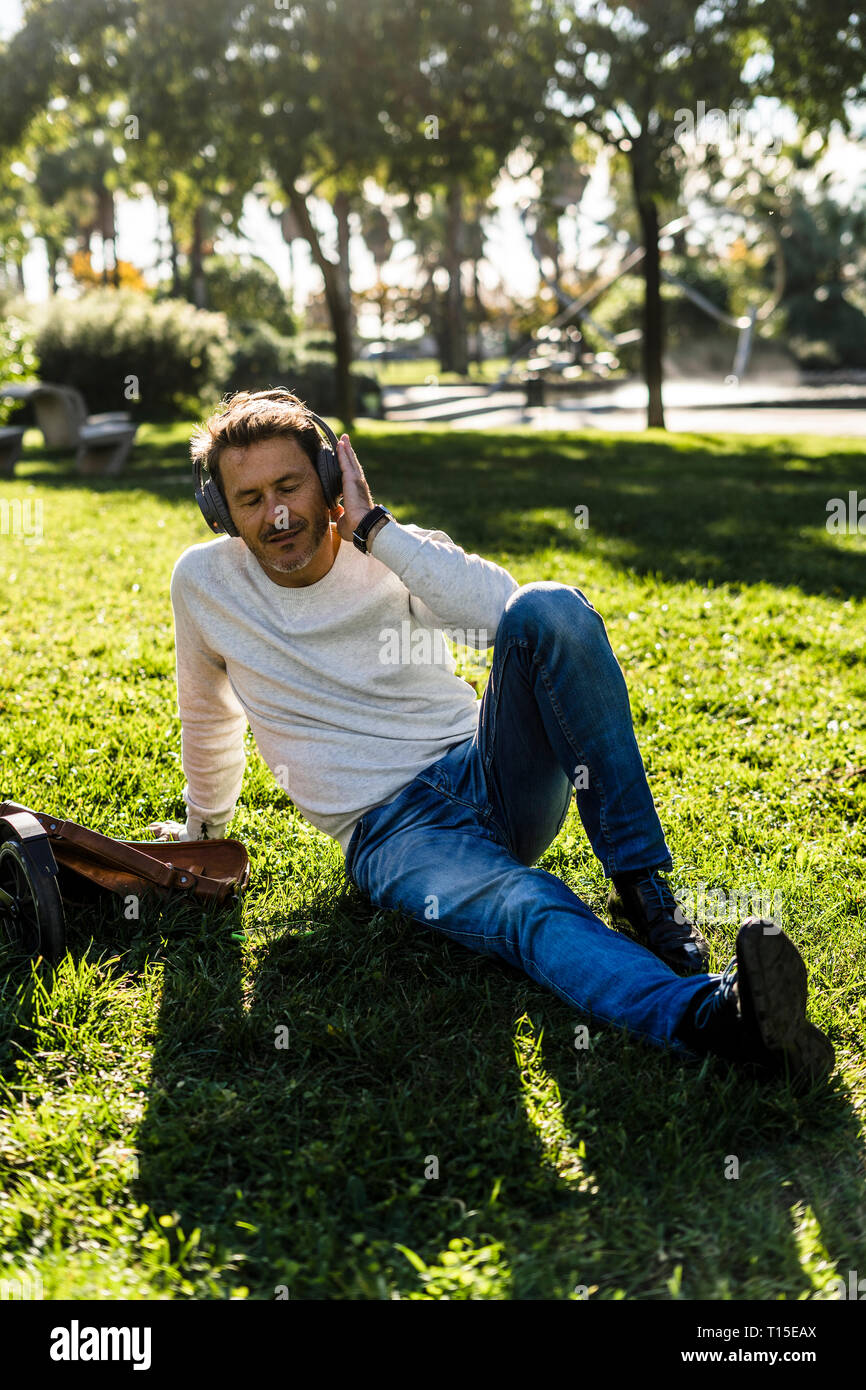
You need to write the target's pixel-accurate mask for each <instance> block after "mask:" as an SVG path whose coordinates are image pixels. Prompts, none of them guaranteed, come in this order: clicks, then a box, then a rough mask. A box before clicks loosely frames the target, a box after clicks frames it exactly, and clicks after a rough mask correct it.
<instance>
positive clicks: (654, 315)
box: [632, 151, 665, 430]
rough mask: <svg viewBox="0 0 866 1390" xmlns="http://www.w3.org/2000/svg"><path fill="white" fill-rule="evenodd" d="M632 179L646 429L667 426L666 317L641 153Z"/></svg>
mask: <svg viewBox="0 0 866 1390" xmlns="http://www.w3.org/2000/svg"><path fill="white" fill-rule="evenodd" d="M635 154H636V155H637V154H638V152H637V151H635ZM632 179H633V182H634V193H635V201H636V203H637V211H638V216H639V217H640V225H641V237H642V240H643V245H644V258H643V275H644V302H643V372H644V381H645V382H646V386H647V394H648V400H647V429H651V430H652V429H659V430H663V429H664V428H665V415H664V404H663V401H662V357H663V354H664V320H663V316H662V297H661V263H660V256H659V215H658V209H657V207H656V205H655V199H654V198H653V196H652V193H651V192H650V191H649V190H648V189H647V188H646V187H645V185H644V181H643V178H642V176H641V170H640V164H639V155H638V157H637V158H635V159H634V160H633V162H632Z"/></svg>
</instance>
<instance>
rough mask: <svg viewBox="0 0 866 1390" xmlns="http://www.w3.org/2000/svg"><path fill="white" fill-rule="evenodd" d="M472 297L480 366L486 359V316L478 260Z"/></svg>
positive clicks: (477, 362) (474, 265) (476, 358)
mask: <svg viewBox="0 0 866 1390" xmlns="http://www.w3.org/2000/svg"><path fill="white" fill-rule="evenodd" d="M472 299H473V302H474V307H475V365H476V367H480V366H481V364H482V363H483V361H484V345H483V343H482V341H481V323H482V320H483V318H484V305H483V304H482V303H481V286H480V284H479V282H478V262H477V261H473V262H472Z"/></svg>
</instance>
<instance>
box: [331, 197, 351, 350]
mask: <svg viewBox="0 0 866 1390" xmlns="http://www.w3.org/2000/svg"><path fill="white" fill-rule="evenodd" d="M349 208H350V203H349V195H348V193H338V194H337V196H336V197H335V199H334V216H335V217H336V219H337V264H338V265H339V267H340V280H341V283H342V289H343V295H344V297H345V299H346V301H347V302H348V305H349V328H350V330H351V332H352V333H353V334H354V332H355V306H354V304H353V303H352V291H351V288H350V286H351V283H352V276H351V271H350V268H349V236H350V231H351V229H350V227H349Z"/></svg>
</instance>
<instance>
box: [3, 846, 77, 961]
mask: <svg viewBox="0 0 866 1390" xmlns="http://www.w3.org/2000/svg"><path fill="white" fill-rule="evenodd" d="M0 932H3V934H4V935H5V937H6V939H7V940H8V941H10V942H11V943H12V944H13V946H16V947H17V948H19V949H20V950H22V951H24V952H25V953H26V954H27V955H29V956H43V957H44V958H45V960H47V961H50V962H52V963H54V962H56V961H58V960H59V959H60V957H61V956H62V955H63V953H64V952H65V950H66V918H65V914H64V912H63V899H62V898H61V896H60V890H59V888H58V886H57V878H56V875H54V874H46V873H44V872H40V870H39V868H38V866H37V865H36V863H35V862H34V861H33V858H32V856H31V854H30V852H29V850H28V847H27V845H26V844H22V843H20V842H19V841H18V840H6V841H4V843H3V844H0Z"/></svg>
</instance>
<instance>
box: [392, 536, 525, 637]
mask: <svg viewBox="0 0 866 1390" xmlns="http://www.w3.org/2000/svg"><path fill="white" fill-rule="evenodd" d="M370 554H371V555H373V556H375V558H376V559H377V560H380V561H381V562H382V564H383V565H387V566H388V569H390V570H393V572H394V573H395V574H396V575H397V577H398V578H399V579H401V580H402V581H403V583H404V584H405V585H406V588H407V589H408V590H409V595H410V607H411V609H412V612H413V613H414V614H415V616H416V617H417V618H418V619H419V620H420V621H421V622H423V623H427V624H428V625H429V626H430V627H441V628H444V629H445V630H446V631H448V630H452V631H453V630H455V629H456V630H457V631H458V632H459V633H460V636H461V644H462V645H465V646H469V647H475V648H477V649H478V650H485V649H486V648H487V647H492V646H493V641H494V638H495V637H496V630H497V628H498V627H499V621H500V619H501V617H502V614H503V611H504V609H505V604H506V602H507V601H508V599H509V597H510V596H511V594H513V593H514V591H515V589H517V588H519V587H520V586H519V585H518V583H517V580H516V579H514V578H513V577H512V576H511V575H510V574H509V573H508V571H507V570H505V569H503V568H502V567H501V565H495V564H494V563H493V561H492V560H485V559H483V558H482V557H481V556H480V555H467V554H466V551H465V550H461V548H460V546H459V545H455V544H454V542H453V541H452V540H451V538H450V536H447V535H446V534H445V532H444V531H422V530H421V529H420V528H419V527H417V526H401V525H400V523H399V522H397V521H394V520H393V519H392V520H391V521H389V522H388V524H387V526H383V527H382V529H381V531H379V532H378V534H377V535H376V536H375V537H374V539H373V542H372V544H371V546H370Z"/></svg>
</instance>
